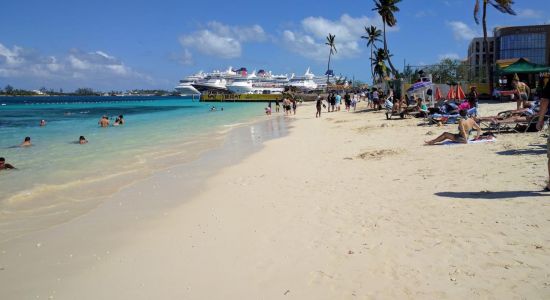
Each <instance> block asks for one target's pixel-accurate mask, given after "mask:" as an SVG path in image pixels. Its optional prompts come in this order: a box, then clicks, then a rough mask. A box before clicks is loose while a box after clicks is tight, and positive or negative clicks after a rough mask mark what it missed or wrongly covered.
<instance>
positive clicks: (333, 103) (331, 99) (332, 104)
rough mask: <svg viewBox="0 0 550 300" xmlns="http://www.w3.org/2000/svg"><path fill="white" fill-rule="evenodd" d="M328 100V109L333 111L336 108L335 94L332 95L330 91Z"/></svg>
mask: <svg viewBox="0 0 550 300" xmlns="http://www.w3.org/2000/svg"><path fill="white" fill-rule="evenodd" d="M328 102H329V107H330V111H331V112H334V109H335V108H336V95H334V93H330V96H329V98H328Z"/></svg>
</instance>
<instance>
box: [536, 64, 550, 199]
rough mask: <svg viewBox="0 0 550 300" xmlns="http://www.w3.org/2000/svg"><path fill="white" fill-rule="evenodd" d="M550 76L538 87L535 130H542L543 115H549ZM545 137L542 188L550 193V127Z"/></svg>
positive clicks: (546, 76)
mask: <svg viewBox="0 0 550 300" xmlns="http://www.w3.org/2000/svg"><path fill="white" fill-rule="evenodd" d="M549 77H550V74H548V73H547V74H545V75H544V76H543V77H542V78H541V79H542V80H541V84H540V86H541V87H542V89H541V92H540V109H539V116H538V117H539V120H538V122H537V129H538V130H542V128H543V127H544V117H545V115H548V114H550V82H549V81H550V78H549ZM546 133H547V135H548V137H547V138H546V149H547V155H546V156H547V158H548V162H547V167H548V183H547V184H546V187H545V188H544V190H545V191H547V192H549V191H550V126H548V129H547V132H546Z"/></svg>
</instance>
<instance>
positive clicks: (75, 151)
mask: <svg viewBox="0 0 550 300" xmlns="http://www.w3.org/2000/svg"><path fill="white" fill-rule="evenodd" d="M212 105H216V106H217V108H218V110H217V111H214V112H211V111H210V107H211V106H212ZM264 105H265V104H259V103H215V104H212V103H199V102H196V101H192V100H191V99H184V98H167V97H158V98H155V97H147V98H145V97H134V98H132V97H89V98H86V97H78V98H74V97H73V98H71V97H27V98H0V156H1V157H5V158H6V161H7V162H9V163H11V164H13V165H14V166H16V167H17V168H18V170H9V171H6V170H4V171H0V186H1V187H2V188H1V189H0V218H2V217H3V218H4V220H1V221H5V218H10V217H11V218H16V217H17V216H20V215H21V214H25V213H27V214H29V215H33V214H35V213H37V212H41V213H43V214H52V213H58V212H59V209H60V208H63V207H66V208H67V209H69V208H70V205H68V204H69V203H79V202H82V203H84V202H86V201H87V200H88V199H90V198H94V197H98V196H104V195H108V194H109V193H112V192H114V191H116V190H118V189H119V188H120V187H122V186H124V185H126V184H129V183H131V182H135V181H136V180H139V179H141V178H144V177H145V176H148V175H149V174H151V173H152V172H154V171H155V170H157V169H162V168H165V167H168V166H170V165H173V164H176V163H179V162H185V161H188V160H190V159H193V158H196V157H197V156H198V155H199V154H200V153H201V152H202V151H205V150H206V149H209V148H212V147H214V146H215V145H216V144H219V143H220V142H221V137H222V136H223V133H224V132H226V131H228V130H229V129H230V128H232V127H233V126H238V125H239V124H241V123H243V122H249V121H251V120H252V119H254V118H255V117H261V116H262V115H263V106H264ZM221 107H223V108H224V110H223V111H221V110H220V108H221ZM119 114H122V115H124V119H125V121H126V124H125V125H123V126H118V127H114V126H111V127H108V128H100V127H99V126H98V124H97V122H98V120H99V118H100V117H101V116H102V115H108V116H110V117H111V123H113V122H114V118H115V117H116V116H118V115H119ZM42 119H44V120H46V121H47V125H46V126H44V127H40V126H39V122H40V120H42ZM81 135H83V136H85V137H86V138H87V139H88V140H89V143H88V144H85V145H79V144H77V143H75V142H76V141H77V140H78V137H79V136H81ZM25 136H30V137H31V140H32V143H33V146H31V147H28V148H21V147H17V145H19V144H20V143H21V142H22V141H23V139H24V137H25Z"/></svg>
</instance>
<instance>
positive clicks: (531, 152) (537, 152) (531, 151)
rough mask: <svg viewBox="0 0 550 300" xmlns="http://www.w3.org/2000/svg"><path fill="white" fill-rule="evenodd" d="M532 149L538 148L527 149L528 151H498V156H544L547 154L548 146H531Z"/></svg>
mask: <svg viewBox="0 0 550 300" xmlns="http://www.w3.org/2000/svg"><path fill="white" fill-rule="evenodd" d="M529 146H530V147H537V148H538V149H536V148H527V149H511V150H505V151H498V152H497V154H498V155H543V154H546V151H547V150H546V145H529Z"/></svg>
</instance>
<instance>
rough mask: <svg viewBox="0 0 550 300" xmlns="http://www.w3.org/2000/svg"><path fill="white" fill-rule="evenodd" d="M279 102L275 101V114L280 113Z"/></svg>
mask: <svg viewBox="0 0 550 300" xmlns="http://www.w3.org/2000/svg"><path fill="white" fill-rule="evenodd" d="M279 107H280V105H279V100H275V112H279Z"/></svg>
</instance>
